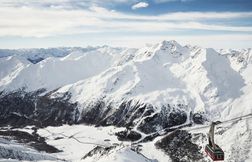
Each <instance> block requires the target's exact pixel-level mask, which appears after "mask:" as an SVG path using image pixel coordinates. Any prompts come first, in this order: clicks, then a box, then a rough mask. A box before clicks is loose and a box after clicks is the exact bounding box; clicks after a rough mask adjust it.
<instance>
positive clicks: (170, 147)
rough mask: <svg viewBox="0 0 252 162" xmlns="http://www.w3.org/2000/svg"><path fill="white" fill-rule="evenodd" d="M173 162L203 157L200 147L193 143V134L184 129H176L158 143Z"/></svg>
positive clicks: (193, 161) (196, 159) (192, 161)
mask: <svg viewBox="0 0 252 162" xmlns="http://www.w3.org/2000/svg"><path fill="white" fill-rule="evenodd" d="M155 145H156V147H157V148H158V149H161V150H163V151H164V152H165V153H166V154H168V155H169V157H170V158H171V159H172V161H173V162H196V161H200V160H201V159H203V154H202V153H201V152H200V147H199V146H197V145H196V144H194V143H192V135H191V134H190V133H188V132H187V131H184V130H176V131H174V132H173V133H171V134H169V135H167V136H166V137H164V138H163V139H161V140H160V141H158V142H157V143H156V144H155Z"/></svg>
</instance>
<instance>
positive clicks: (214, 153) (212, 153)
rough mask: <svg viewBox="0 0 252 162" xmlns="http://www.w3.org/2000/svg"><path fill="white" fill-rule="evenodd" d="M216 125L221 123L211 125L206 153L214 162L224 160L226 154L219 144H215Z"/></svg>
mask: <svg viewBox="0 0 252 162" xmlns="http://www.w3.org/2000/svg"><path fill="white" fill-rule="evenodd" d="M216 124H219V123H217V122H212V123H211V126H210V130H209V133H208V141H209V144H207V145H206V147H205V152H206V154H207V155H208V156H209V157H210V158H211V159H212V160H213V161H222V160H224V152H223V150H222V149H221V148H220V147H219V146H218V145H217V144H215V143H214V127H215V125H216Z"/></svg>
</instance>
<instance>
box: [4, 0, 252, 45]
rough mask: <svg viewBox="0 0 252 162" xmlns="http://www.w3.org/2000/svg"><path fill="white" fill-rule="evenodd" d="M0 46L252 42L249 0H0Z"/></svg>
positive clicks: (251, 3)
mask: <svg viewBox="0 0 252 162" xmlns="http://www.w3.org/2000/svg"><path fill="white" fill-rule="evenodd" d="M0 13H1V14H0V48H38V47H43V48H46V47H58V46H83V47H85V46H88V45H92V46H96V45H104V44H106V45H111V46H128V47H142V46H144V45H145V44H146V43H157V42H159V41H162V40H177V41H178V42H179V43H181V44H193V45H199V46H203V47H213V48H250V47H252V1H251V0H145V1H138V0H43V1H41V0H1V1H0Z"/></svg>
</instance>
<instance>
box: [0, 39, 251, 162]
mask: <svg viewBox="0 0 252 162" xmlns="http://www.w3.org/2000/svg"><path fill="white" fill-rule="evenodd" d="M251 113H252V51H251V49H250V48H249V49H218V50H217V49H212V48H201V47H198V46H191V45H186V46H182V45H180V44H179V43H178V42H176V41H163V42H160V43H157V44H154V45H146V46H145V47H143V48H140V49H133V48H132V49H131V48H115V47H109V46H102V47H87V48H77V47H76V48H50V49H17V50H7V49H6V50H5V49H2V50H0V128H1V129H0V162H2V161H11V162H12V161H75V162H78V161H83V162H169V161H170V162H190V161H192V162H194V161H195V162H210V161H211V159H210V158H209V157H208V156H207V155H206V153H205V152H204V147H205V145H206V144H207V143H208V138H207V133H208V130H209V127H207V126H208V125H209V124H210V123H211V121H229V122H226V123H223V124H221V125H218V126H217V127H216V133H215V141H216V143H217V144H218V145H219V146H220V147H221V148H222V149H223V151H224V152H225V161H226V162H251V161H252V120H251V118H250V117H247V118H244V119H243V118H242V119H241V120H230V119H239V117H241V116H244V115H248V114H251Z"/></svg>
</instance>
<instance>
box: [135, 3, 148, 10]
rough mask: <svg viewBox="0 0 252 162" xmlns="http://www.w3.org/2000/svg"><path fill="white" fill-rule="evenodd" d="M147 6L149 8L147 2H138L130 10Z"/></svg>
mask: <svg viewBox="0 0 252 162" xmlns="http://www.w3.org/2000/svg"><path fill="white" fill-rule="evenodd" d="M148 6H149V4H148V3H147V2H139V3H136V4H134V5H133V6H132V7H131V8H132V10H136V9H139V8H146V7H148Z"/></svg>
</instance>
